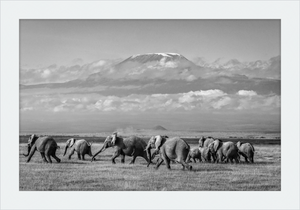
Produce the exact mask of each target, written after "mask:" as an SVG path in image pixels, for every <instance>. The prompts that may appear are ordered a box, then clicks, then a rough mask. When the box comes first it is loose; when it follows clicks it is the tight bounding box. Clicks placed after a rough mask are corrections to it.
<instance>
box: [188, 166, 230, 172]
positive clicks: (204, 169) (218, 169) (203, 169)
mask: <svg viewBox="0 0 300 210" xmlns="http://www.w3.org/2000/svg"><path fill="white" fill-rule="evenodd" d="M192 171H195V172H197V171H199V172H200V171H202V172H203V171H205V172H214V171H233V169H230V168H223V167H222V168H193V170H192Z"/></svg>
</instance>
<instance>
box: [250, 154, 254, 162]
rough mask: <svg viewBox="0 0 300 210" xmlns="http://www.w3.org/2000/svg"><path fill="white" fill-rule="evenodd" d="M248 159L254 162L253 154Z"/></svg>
mask: <svg viewBox="0 0 300 210" xmlns="http://www.w3.org/2000/svg"><path fill="white" fill-rule="evenodd" d="M249 159H250V162H251V163H254V158H253V155H251V156H250V158H249Z"/></svg>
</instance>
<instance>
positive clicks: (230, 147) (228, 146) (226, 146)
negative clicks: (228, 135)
mask: <svg viewBox="0 0 300 210" xmlns="http://www.w3.org/2000/svg"><path fill="white" fill-rule="evenodd" d="M222 149H223V154H224V155H225V154H228V151H229V152H230V153H231V154H232V155H235V154H237V153H238V147H237V146H236V144H235V143H233V142H231V141H227V142H224V143H223V145H222Z"/></svg>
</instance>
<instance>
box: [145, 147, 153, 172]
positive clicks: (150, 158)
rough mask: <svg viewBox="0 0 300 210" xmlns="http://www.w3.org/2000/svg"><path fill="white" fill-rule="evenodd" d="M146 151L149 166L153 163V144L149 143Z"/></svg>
mask: <svg viewBox="0 0 300 210" xmlns="http://www.w3.org/2000/svg"><path fill="white" fill-rule="evenodd" d="M145 151H146V153H147V156H148V165H147V167H149V165H150V164H151V162H152V161H151V160H152V157H151V146H149V145H147V147H146V149H145Z"/></svg>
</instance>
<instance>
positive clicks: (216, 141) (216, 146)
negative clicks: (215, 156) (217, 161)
mask: <svg viewBox="0 0 300 210" xmlns="http://www.w3.org/2000/svg"><path fill="white" fill-rule="evenodd" d="M213 144H214V150H215V152H216V151H218V149H219V148H220V146H221V141H220V140H215V141H214V142H213Z"/></svg>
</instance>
